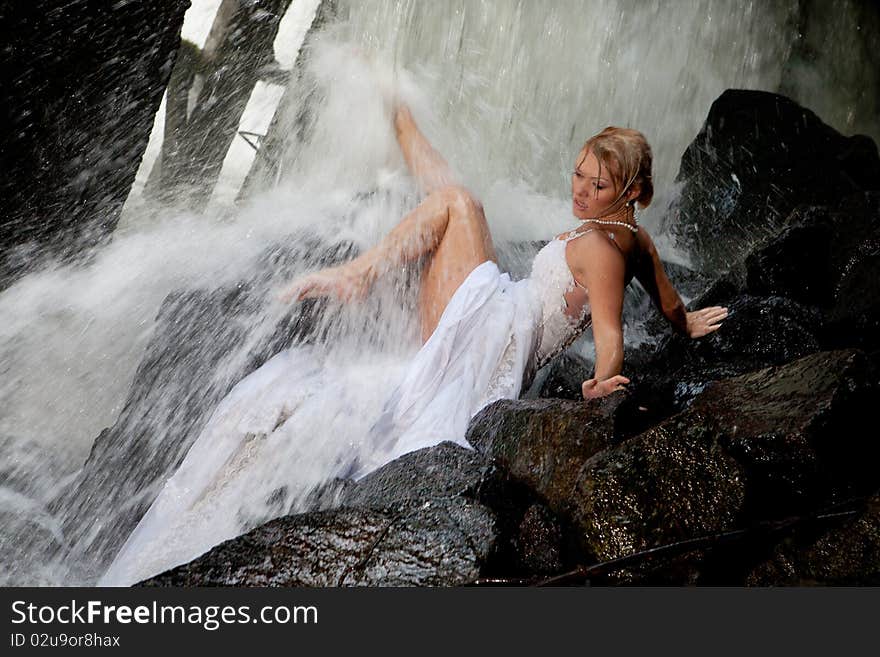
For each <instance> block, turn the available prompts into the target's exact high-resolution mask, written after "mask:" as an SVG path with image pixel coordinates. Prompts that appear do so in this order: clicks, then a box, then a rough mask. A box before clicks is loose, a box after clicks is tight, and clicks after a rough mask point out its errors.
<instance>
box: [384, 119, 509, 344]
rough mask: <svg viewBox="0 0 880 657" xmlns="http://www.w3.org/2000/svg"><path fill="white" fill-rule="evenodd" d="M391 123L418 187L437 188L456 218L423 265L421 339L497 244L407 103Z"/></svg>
mask: <svg viewBox="0 0 880 657" xmlns="http://www.w3.org/2000/svg"><path fill="white" fill-rule="evenodd" d="M394 129H395V134H396V135H397V143H398V144H400V150H401V152H402V153H403V157H404V159H405V160H406V163H407V166H408V167H409V170H410V171H411V172H412V174H413V177H415V179H416V181H417V182H418V184H419V187H420V188H421V189H422V191H423V192H424V193H426V194H429V195H430V194H432V193H439V194H440V195H441V196H442V198H443V202H444V203H446V204H447V207H449V208H453V212H452V213H451V214H450V219H452V218H453V217H454V218H455V223H454V224H453V223H452V222H451V221H450V222H449V223H448V224H447V228H446V230H445V231H444V233H443V236H442V238H441V239H440V240H439V242H438V243H437V245H436V248H435V249H433V253H432V254H431V257H430V258H428V259H427V262H426V263H425V266H424V268H423V269H422V280H421V287H420V289H419V319H420V321H421V327H422V342H423V343H424V342H426V341H427V340H428V338H429V337H431V334H432V333H433V332H434V329H435V328H437V323H438V322H439V321H440V316H441V315H442V314H443V311H444V310H445V309H446V306H447V305H448V303H449V300H450V299H451V298H452V295H453V294H455V291H456V290H457V289H458V287H459V286H460V285H461V284H462V282H464V279H465V278H467V276H468V274H470V273H471V272H472V271H473V270H474V269H475V268H476V267H477V266H478V265H480V264H482V263H484V262H486V260H492V261H493V262H494V261H495V260H496V255H495V246H494V245H493V244H492V236H491V234H490V232H489V225H488V223H487V222H486V216H485V214H484V213H483V206H482V205H481V204H480V202H479V201H477V200H476V199H475V198H474V197H473V196H472V195H471V194H470V193H469V192H467V190H465V189H463V188H461V187H460V186H458V185H457V181H456V176H455V174H454V173H453V172H452V168H451V167H450V166H449V163H448V162H447V161H446V160H445V159H444V158H443V156H442V155H441V154H440V153H439V152H438V151H437V150H436V149H435V148H434V147H433V146H432V145H431V143H430V142H429V141H428V140H427V138H426V137H425V136H424V135H423V134H422V131H421V130H419V127H418V125H416V122H415V119H414V118H413V116H412V113H411V112H410V110H409V108H408V107H407V106H406V105H403V104H401V105H398V107H397V108H396V111H395V113H394ZM438 190H439V191H438ZM429 198H430V196H429ZM426 201H427V199H426Z"/></svg>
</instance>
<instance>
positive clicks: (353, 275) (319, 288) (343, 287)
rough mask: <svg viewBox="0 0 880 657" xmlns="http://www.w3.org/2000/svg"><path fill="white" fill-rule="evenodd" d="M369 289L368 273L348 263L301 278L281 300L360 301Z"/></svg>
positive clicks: (289, 288)
mask: <svg viewBox="0 0 880 657" xmlns="http://www.w3.org/2000/svg"><path fill="white" fill-rule="evenodd" d="M369 289H370V283H369V277H368V276H367V273H366V272H362V271H360V269H359V268H354V267H352V265H351V263H348V264H346V265H340V266H339V267H329V268H328V269H322V270H320V271H316V272H313V273H311V274H306V275H304V276H301V277H300V278H298V279H296V280H295V281H294V282H293V283H292V284H291V285H290V286H289V287H288V288H287V290H286V291H285V292H284V293H282V294H281V296H280V297H279V298H280V300H281V301H282V303H290V302H291V301H293V300H296V301H302V300H303V299H312V298H315V297H333V298H335V299H339V300H340V301H345V302H350V301H360V300H361V299H363V298H364V297H366V296H367V292H369Z"/></svg>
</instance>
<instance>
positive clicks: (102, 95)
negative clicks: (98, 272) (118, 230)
mask: <svg viewBox="0 0 880 657" xmlns="http://www.w3.org/2000/svg"><path fill="white" fill-rule="evenodd" d="M189 4H190V3H189V1H188V0H145V1H144V2H121V3H116V4H115V5H113V6H112V8H111V7H109V6H105V5H104V4H103V3H89V2H65V3H59V2H48V1H46V0H34V1H32V2H4V3H2V6H0V23H2V24H3V26H4V35H5V38H4V45H3V60H4V65H3V66H2V67H0V68H2V73H0V76H2V78H0V87H2V88H3V91H4V103H3V108H4V113H5V114H4V117H3V120H2V121H0V131H2V134H0V144H2V147H0V170H2V171H3V172H4V175H3V177H2V180H0V217H2V223H0V253H2V258H0V287H3V286H5V285H6V284H8V283H9V282H11V281H12V280H14V279H15V278H17V277H18V276H20V275H22V274H23V273H24V272H25V271H26V270H27V268H29V267H32V266H33V265H34V264H35V263H36V262H38V261H39V259H40V257H42V256H49V255H56V254H59V253H61V254H63V255H65V256H74V255H78V254H79V252H80V250H81V249H82V248H84V247H88V246H92V245H94V244H97V243H99V242H100V241H102V240H103V239H105V238H106V237H107V236H108V235H109V234H110V233H111V232H112V231H113V229H114V228H115V226H116V223H117V221H118V219H119V213H120V211H121V209H122V205H123V203H124V202H125V199H126V197H127V195H128V191H129V189H130V187H131V184H132V182H133V181H134V177H135V174H136V173H137V169H138V165H139V164H140V160H141V157H142V155H143V152H144V149H145V148H146V145H147V140H148V139H149V136H150V131H151V129H152V127H153V117H154V116H155V114H156V111H157V110H158V109H159V104H160V102H161V99H162V93H163V92H164V90H165V85H166V84H167V83H168V79H169V76H170V74H171V69H172V66H173V64H174V59H175V56H176V53H177V47H178V44H179V42H180V28H181V25H182V24H183V15H184V12H185V11H186V9H187V8H188V7H189Z"/></svg>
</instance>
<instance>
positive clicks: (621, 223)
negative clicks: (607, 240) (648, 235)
mask: <svg viewBox="0 0 880 657" xmlns="http://www.w3.org/2000/svg"><path fill="white" fill-rule="evenodd" d="M581 221H582V222H584V223H587V222H588V221H592V222H593V223H594V224H604V225H608V226H611V225H614V226H623V227H625V228H629V229H630V230H631V231H632V232H634V233H637V232H639V227H638V226H633V225H632V224H628V223H625V222H623V221H607V220H602V219H581Z"/></svg>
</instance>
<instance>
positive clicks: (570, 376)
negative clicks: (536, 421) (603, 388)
mask: <svg viewBox="0 0 880 657" xmlns="http://www.w3.org/2000/svg"><path fill="white" fill-rule="evenodd" d="M546 367H547V370H548V371H547V374H546V376H545V378H544V381H543V383H542V384H541V387H540V389H539V390H538V397H550V398H556V399H570V400H573V401H578V400H583V398H584V396H583V392H582V389H581V384H582V383H583V382H584V381H585V380H586V379H589V378H590V377H592V376H593V364H592V363H591V362H589V361H588V360H587V359H586V358H584V357H583V356H580V355H578V354H575V353H572V352H571V351H566V352H564V353H562V354H560V355H559V356H557V357H556V358H554V359H553V360H552V361H551V362H550V363H548V364H547V366H546Z"/></svg>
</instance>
